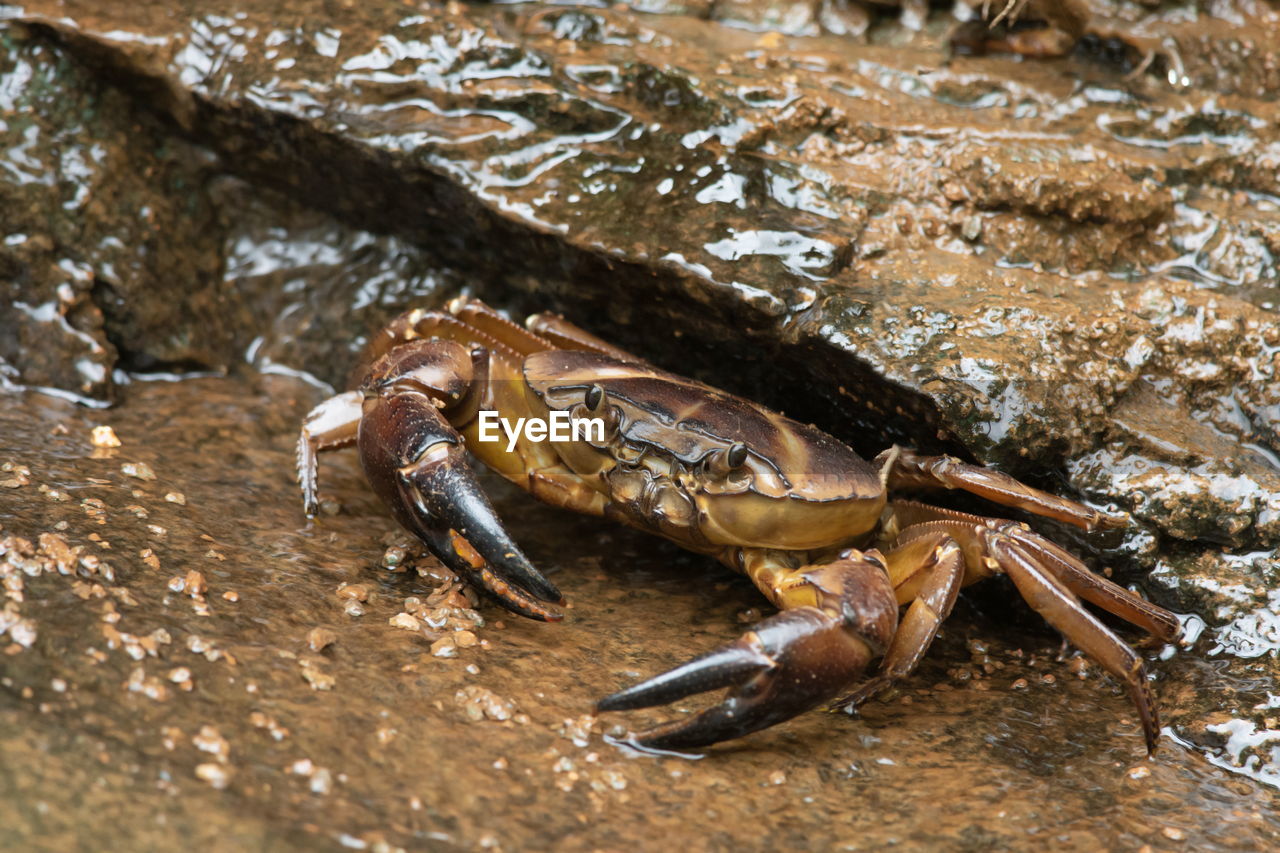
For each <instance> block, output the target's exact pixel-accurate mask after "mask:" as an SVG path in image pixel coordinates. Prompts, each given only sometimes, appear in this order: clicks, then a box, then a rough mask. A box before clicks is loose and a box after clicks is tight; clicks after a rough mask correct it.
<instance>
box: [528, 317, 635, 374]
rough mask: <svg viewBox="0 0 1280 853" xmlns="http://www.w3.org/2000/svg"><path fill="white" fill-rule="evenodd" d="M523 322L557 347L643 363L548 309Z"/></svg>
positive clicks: (530, 329)
mask: <svg viewBox="0 0 1280 853" xmlns="http://www.w3.org/2000/svg"><path fill="white" fill-rule="evenodd" d="M524 322H525V325H526V326H528V327H529V331H531V332H533V333H534V334H535V335H538V336H539V337H541V338H546V339H547V340H548V341H550V342H551V343H552V344H554V345H555V346H556V347H557V348H558V349H571V350H587V351H588V352H598V353H600V354H602V355H607V356H610V357H612V358H616V359H618V361H626V362H631V363H633V364H644V363H645V360H644V359H642V358H639V357H637V356H634V355H632V354H631V353H629V352H627V351H626V350H624V349H619V348H618V347H615V346H614V345H613V344H611V343H609V342H608V341H605V340H602V339H600V338H598V337H596V336H595V335H593V334H591V333H590V332H588V331H587V330H585V329H581V328H579V327H578V326H575V325H574V324H573V323H570V322H569V321H568V320H566V319H565V318H564V317H561V316H560V315H559V314H552V313H550V312H549V311H548V312H543V313H541V314H531V315H530V316H529V318H528V319H527V320H525V321H524Z"/></svg>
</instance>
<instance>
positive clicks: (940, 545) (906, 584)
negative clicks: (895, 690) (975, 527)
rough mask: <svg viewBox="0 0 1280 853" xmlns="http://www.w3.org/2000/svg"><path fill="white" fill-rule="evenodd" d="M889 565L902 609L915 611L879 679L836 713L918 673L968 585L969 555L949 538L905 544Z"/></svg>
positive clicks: (920, 538) (842, 701)
mask: <svg viewBox="0 0 1280 853" xmlns="http://www.w3.org/2000/svg"><path fill="white" fill-rule="evenodd" d="M885 561H886V562H887V563H888V566H889V579H890V581H891V582H892V583H893V588H894V591H895V592H896V593H897V598H898V602H899V604H906V603H908V602H910V607H908V608H907V612H906V615H905V616H903V617H902V621H901V622H900V623H899V624H898V630H897V632H896V633H895V634H894V635H893V642H892V643H890V644H889V650H888V651H887V652H885V655H884V660H883V661H882V662H881V664H880V671H879V673H877V674H876V676H875V677H873V678H871V679H870V680H868V681H866V682H865V683H863V684H861V685H859V687H858V689H857V690H855V691H853V692H852V693H850V694H848V695H847V696H844V697H842V698H841V699H839V700H837V701H836V702H834V703H833V705H834V707H837V708H852V707H853V706H855V705H857V704H859V703H860V702H863V701H865V700H867V699H869V698H871V697H872V696H874V695H875V694H877V693H879V692H880V691H881V690H883V689H885V688H886V687H888V686H889V685H890V684H892V683H893V682H894V681H896V680H897V679H899V678H902V677H904V676H906V675H909V674H910V673H911V672H912V671H914V670H915V668H916V667H917V666H918V665H919V663H920V659H921V658H923V657H924V653H925V652H926V651H927V650H928V649H929V646H930V645H932V644H933V640H934V638H935V637H936V636H937V635H938V628H939V627H940V626H941V625H942V623H943V621H945V620H946V618H947V617H948V616H949V615H951V608H952V607H954V606H955V603H956V596H957V595H958V594H959V592H960V586H961V584H962V582H963V581H964V575H965V565H964V555H963V554H962V553H961V551H960V546H959V545H957V544H956V541H955V540H954V539H952V538H951V537H950V536H948V535H947V534H945V533H941V532H936V533H927V534H925V535H923V536H918V537H915V538H913V539H910V541H907V542H905V543H902V544H899V545H898V546H897V547H895V548H893V549H892V550H890V551H888V552H887V553H886V554H885Z"/></svg>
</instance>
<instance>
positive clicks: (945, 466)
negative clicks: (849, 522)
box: [876, 447, 1128, 530]
mask: <svg viewBox="0 0 1280 853" xmlns="http://www.w3.org/2000/svg"><path fill="white" fill-rule="evenodd" d="M876 463H877V464H878V465H881V466H884V465H888V466H889V468H888V471H887V472H886V473H887V478H886V486H887V488H889V489H890V490H891V491H895V490H901V489H962V490H963V491H966V492H969V493H971V494H974V495H978V496H979V497H983V498H986V499H987V500H990V501H993V502H995V503H998V504H1001V505H1003V506H1012V507H1017V508H1018V509H1022V510H1026V511H1027V512H1030V513H1034V514H1036V515H1043V516H1046V517H1048V518H1052V519H1056V520H1057V521H1062V522H1066V523H1067V524H1073V525H1075V526H1076V527H1080V528H1083V529H1085V530H1097V529H1099V528H1114V527H1123V526H1124V525H1125V524H1126V523H1127V522H1128V516H1116V515H1107V514H1105V513H1102V512H1099V511H1098V510H1096V509H1092V508H1091V507H1087V506H1085V505H1084V504H1081V503H1077V502H1076V501H1070V500H1067V499H1066V498H1060V497H1058V496H1057V495H1051V494H1049V493H1048V492H1042V491H1040V490H1039V489H1035V488H1032V487H1031V486H1028V485H1026V484H1024V483H1021V482H1019V481H1017V480H1015V479H1014V478H1013V477H1010V476H1009V475H1008V474H1002V473H1000V472H999V471H992V470H990V469H988V468H983V467H981V466H978V465H969V464H967V463H965V462H961V461H960V460H959V459H956V458H954V457H951V456H919V455H917V454H916V453H915V452H914V451H911V450H906V449H904V448H897V447H895V448H891V449H890V450H886V451H885V452H884V453H881V454H880V455H879V456H877V457H876Z"/></svg>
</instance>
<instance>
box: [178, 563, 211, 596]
mask: <svg viewBox="0 0 1280 853" xmlns="http://www.w3.org/2000/svg"><path fill="white" fill-rule="evenodd" d="M186 588H187V593H188V594H189V595H204V594H205V592H206V591H207V590H208V589H209V587H208V585H206V584H205V582H204V575H202V574H200V572H198V571H196V570H195V569H192V570H191V571H189V572H187V577H186ZM175 591H176V590H175Z"/></svg>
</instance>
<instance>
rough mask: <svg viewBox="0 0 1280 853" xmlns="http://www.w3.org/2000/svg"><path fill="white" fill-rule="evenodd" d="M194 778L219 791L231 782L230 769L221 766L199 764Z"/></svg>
mask: <svg viewBox="0 0 1280 853" xmlns="http://www.w3.org/2000/svg"><path fill="white" fill-rule="evenodd" d="M196 778H197V779H202V780H204V781H205V782H208V783H209V784H210V785H211V786H212V787H214V788H217V789H218V790H219V791H221V790H222V789H223V788H225V787H227V784H228V783H229V782H230V781H231V768H230V767H224V766H223V765H221V764H213V763H209V764H200V765H197V766H196Z"/></svg>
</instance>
